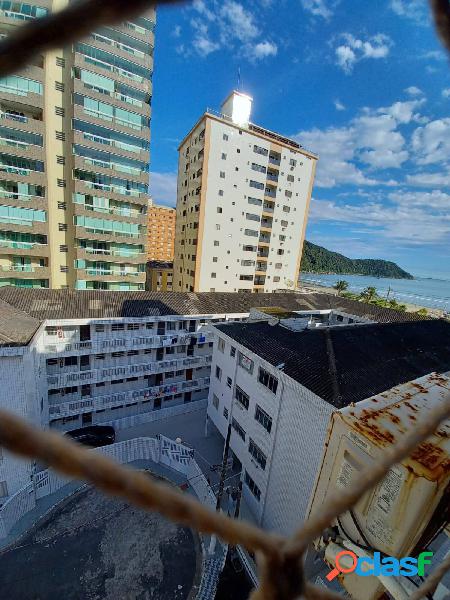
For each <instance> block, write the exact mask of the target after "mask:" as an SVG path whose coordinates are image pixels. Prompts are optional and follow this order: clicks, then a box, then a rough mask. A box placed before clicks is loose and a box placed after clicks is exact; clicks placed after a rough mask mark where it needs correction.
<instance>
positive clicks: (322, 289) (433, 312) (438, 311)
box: [298, 283, 444, 318]
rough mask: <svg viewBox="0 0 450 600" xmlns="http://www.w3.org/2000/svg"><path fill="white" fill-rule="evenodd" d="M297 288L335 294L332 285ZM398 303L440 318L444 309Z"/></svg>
mask: <svg viewBox="0 0 450 600" xmlns="http://www.w3.org/2000/svg"><path fill="white" fill-rule="evenodd" d="M298 290H299V291H300V292H304V293H308V292H309V293H312V292H314V293H322V294H332V295H333V296H337V292H336V290H335V289H334V288H332V287H325V286H320V285H311V284H310V283H308V284H306V285H300V286H299V288H298ZM399 304H404V305H405V306H406V312H417V311H418V310H420V309H421V308H424V309H425V310H426V311H427V314H428V315H430V316H432V317H436V318H441V317H442V316H443V315H444V311H443V310H441V309H439V308H430V307H428V306H421V305H419V304H408V303H407V302H399Z"/></svg>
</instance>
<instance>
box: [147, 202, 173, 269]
mask: <svg viewBox="0 0 450 600" xmlns="http://www.w3.org/2000/svg"><path fill="white" fill-rule="evenodd" d="M175 216H176V210H175V209H174V208H170V207H169V206H157V205H153V206H149V208H148V245H147V248H148V250H147V260H149V261H154V260H157V261H164V262H167V261H173V254H174V243H175Z"/></svg>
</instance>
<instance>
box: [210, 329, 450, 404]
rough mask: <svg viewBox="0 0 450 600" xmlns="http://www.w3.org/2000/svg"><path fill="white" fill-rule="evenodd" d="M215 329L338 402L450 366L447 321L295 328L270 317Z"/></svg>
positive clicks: (449, 333)
mask: <svg viewBox="0 0 450 600" xmlns="http://www.w3.org/2000/svg"><path fill="white" fill-rule="evenodd" d="M216 327H217V329H219V330H220V331H222V332H223V333H225V334H226V335H228V336H229V337H231V338H232V339H233V340H235V341H236V342H238V343H239V344H241V345H242V346H244V347H245V348H247V349H249V350H250V351H251V352H254V353H255V354H257V355H258V356H260V357H261V358H263V359H264V360H266V361H267V362H269V363H270V364H271V365H273V366H278V365H280V364H281V363H284V365H285V366H284V369H283V371H284V372H285V373H286V374H287V375H289V376H290V377H292V378H293V379H295V380H296V381H298V382H299V383H300V384H302V385H303V386H305V387H306V388H308V389H309V390H311V391H312V392H314V393H315V394H316V395H317V396H320V397H321V398H323V399H324V400H326V401H327V402H329V403H330V404H333V405H334V406H336V407H337V408H340V407H343V406H347V405H348V404H350V403H351V402H359V401H360V400H363V399H364V398H369V397H370V396H373V395H374V394H379V393H380V392H383V391H385V390H387V389H390V388H391V387H393V386H395V385H398V384H401V383H406V382H408V381H411V380H413V379H417V378H418V377H421V376H423V375H426V374H428V373H431V372H433V371H437V372H441V373H442V372H446V371H449V370H450V324H449V323H446V322H445V321H422V322H416V323H391V324H374V325H364V326H348V327H346V326H341V327H336V328H331V329H325V328H324V329H321V328H317V329H309V330H305V331H301V332H293V331H290V330H288V329H286V328H285V327H282V326H280V325H276V326H270V325H269V324H268V323H263V322H259V323H245V322H242V323H241V322H239V323H230V324H224V325H217V326H216Z"/></svg>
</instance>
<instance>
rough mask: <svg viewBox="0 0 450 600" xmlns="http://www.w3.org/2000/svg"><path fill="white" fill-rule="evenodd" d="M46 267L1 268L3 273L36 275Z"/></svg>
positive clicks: (11, 266)
mask: <svg viewBox="0 0 450 600" xmlns="http://www.w3.org/2000/svg"><path fill="white" fill-rule="evenodd" d="M45 268H46V267H41V266H33V265H3V266H2V267H0V270H1V271H6V272H10V271H13V272H17V273H35V272H36V271H38V270H39V269H45Z"/></svg>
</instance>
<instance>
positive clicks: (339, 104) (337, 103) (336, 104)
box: [334, 98, 345, 110]
mask: <svg viewBox="0 0 450 600" xmlns="http://www.w3.org/2000/svg"><path fill="white" fill-rule="evenodd" d="M334 107H335V109H336V110H345V106H344V105H343V104H342V102H341V101H340V100H338V99H337V98H336V100H335V101H334Z"/></svg>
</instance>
